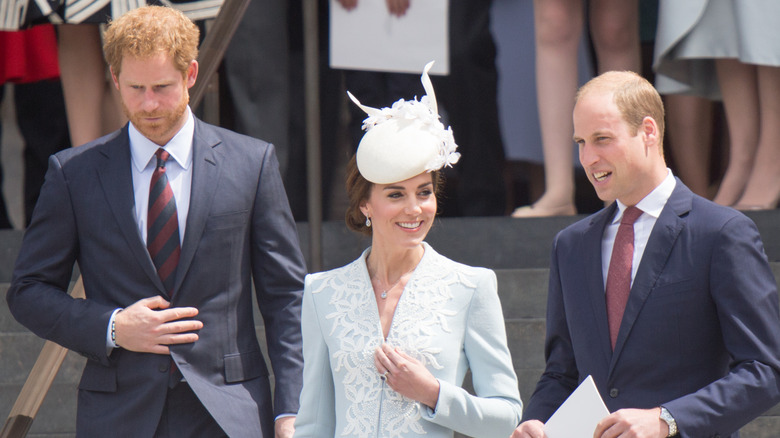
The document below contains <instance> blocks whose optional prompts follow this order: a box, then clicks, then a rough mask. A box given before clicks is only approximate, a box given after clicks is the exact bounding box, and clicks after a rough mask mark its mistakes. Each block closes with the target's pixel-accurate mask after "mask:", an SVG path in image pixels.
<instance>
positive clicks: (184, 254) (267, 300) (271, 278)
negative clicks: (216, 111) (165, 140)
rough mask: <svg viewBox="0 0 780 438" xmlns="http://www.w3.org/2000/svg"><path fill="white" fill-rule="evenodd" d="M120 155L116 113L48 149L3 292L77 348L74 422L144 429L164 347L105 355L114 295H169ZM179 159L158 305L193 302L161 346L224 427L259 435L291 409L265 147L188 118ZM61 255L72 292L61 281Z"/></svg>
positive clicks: (298, 280)
mask: <svg viewBox="0 0 780 438" xmlns="http://www.w3.org/2000/svg"><path fill="white" fill-rule="evenodd" d="M130 166H131V164H130V147H129V137H128V133H127V126H125V127H124V128H123V129H121V130H119V131H117V132H114V133H113V134H110V135H108V136H106V137H103V138H100V139H98V140H96V141H94V142H91V143H89V144H87V145H85V146H81V147H78V148H73V149H69V150H65V151H63V152H60V153H58V154H56V155H54V156H52V157H51V159H50V160H49V170H48V173H47V175H46V182H45V183H44V186H43V189H42V192H41V196H40V199H39V201H38V204H37V206H36V209H35V213H34V215H33V219H32V223H31V224H30V227H29V228H28V229H27V232H26V233H25V236H24V242H23V245H22V248H21V251H20V254H19V258H18V260H17V264H16V268H15V271H14V277H13V280H12V285H11V288H10V289H9V291H8V295H7V299H8V304H9V307H10V309H11V311H12V313H13V315H14V316H15V317H16V319H17V320H19V321H20V322H21V323H22V324H23V325H25V326H26V327H28V328H29V329H30V330H31V331H33V332H34V333H35V334H37V335H38V336H41V337H43V338H45V339H49V340H52V341H54V342H57V343H58V344H60V345H62V346H64V347H66V348H68V349H71V350H74V351H76V352H79V353H81V354H83V355H84V356H86V357H87V358H88V359H89V360H88V361H87V364H86V367H85V369H84V372H83V375H82V379H81V382H80V384H79V401H78V418H77V433H78V434H79V435H83V436H152V435H153V433H154V431H155V428H156V427H157V424H158V421H159V419H160V415H161V412H162V410H163V402H164V400H165V397H166V392H167V390H168V386H167V384H168V374H169V373H168V371H167V370H168V365H169V363H170V357H169V356H165V355H156V354H144V353H135V352H131V351H127V350H123V349H121V348H120V349H115V350H114V351H113V353H112V354H111V356H110V357H108V356H107V355H106V329H107V325H108V321H109V317H110V315H111V313H112V311H113V310H114V309H116V308H119V307H127V306H129V305H131V304H133V303H134V302H136V301H138V300H140V299H142V298H147V297H152V296H157V295H161V296H163V297H165V298H166V299H169V297H168V294H167V293H166V291H165V288H164V287H163V284H162V282H161V281H160V278H159V276H158V275H157V273H156V271H155V268H154V265H153V264H152V261H151V258H150V257H149V254H148V252H147V250H146V246H145V244H144V242H143V241H142V239H141V237H140V233H139V230H138V225H137V223H136V221H135V219H134V213H133V210H134V199H133V184H132V175H131V168H130ZM192 166H193V167H192V172H193V173H192V193H191V201H190V209H189V214H188V216H187V228H186V231H185V234H184V241H183V244H182V249H181V257H180V261H179V266H178V270H177V275H176V284H175V286H174V293H173V299H172V306H177V307H178V306H193V307H196V308H198V309H199V314H198V316H197V319H199V320H201V321H203V329H201V330H200V331H199V340H198V341H197V342H195V343H192V344H181V345H174V346H171V356H172V357H173V359H174V360H175V361H176V363H177V365H178V368H179V369H180V370H181V372H182V374H183V375H184V377H185V378H186V380H187V382H188V383H189V385H190V386H191V387H192V389H193V390H194V392H195V393H196V394H197V396H198V398H199V399H200V400H201V402H202V403H203V404H204V405H205V407H206V408H207V409H208V410H209V412H210V413H211V414H212V416H213V417H214V418H215V419H216V420H217V422H218V423H219V424H220V426H221V427H222V428H223V429H224V430H225V431H226V432H227V433H228V434H229V435H230V436H237V437H238V436H271V437H272V436H273V418H274V416H275V415H278V414H281V413H288V412H289V413H295V412H297V410H298V397H299V394H300V388H301V385H302V366H303V359H302V354H301V335H300V305H301V297H302V291H303V277H304V274H305V265H304V260H303V257H302V255H301V252H300V249H299V245H298V237H297V231H296V227H295V222H294V221H293V218H292V215H291V213H290V210H289V205H288V202H287V197H286V195H285V192H284V188H283V187H282V182H281V178H280V175H279V169H278V163H277V160H276V156H275V153H274V148H273V146H272V145H270V144H268V143H265V142H262V141H259V140H256V139H253V138H250V137H246V136H241V135H238V134H236V133H233V132H230V131H227V130H224V129H221V128H217V127H214V126H211V125H208V124H206V123H203V122H201V121H199V120H197V119H196V120H195V133H194V140H193V164H192ZM74 263H78V266H79V269H80V271H81V275H82V278H83V281H84V288H85V292H86V300H75V299H72V298H71V297H70V296H68V295H67V293H66V290H67V288H68V283H69V281H70V278H71V272H72V270H73V266H74ZM253 281H254V285H255V288H256V296H257V301H258V304H259V307H260V311H261V313H262V315H263V319H264V322H265V327H266V336H267V341H268V352H269V358H270V361H271V364H272V366H273V370H274V374H275V380H276V388H275V397H274V401H273V402H272V401H271V397H270V386H269V379H268V375H269V373H268V369H267V367H266V363H265V360H264V355H263V354H262V353H261V350H260V345H259V343H258V340H257V337H256V334H255V325H254V321H253V315H252V313H253V312H252V284H253ZM261 434H262V435H261Z"/></svg>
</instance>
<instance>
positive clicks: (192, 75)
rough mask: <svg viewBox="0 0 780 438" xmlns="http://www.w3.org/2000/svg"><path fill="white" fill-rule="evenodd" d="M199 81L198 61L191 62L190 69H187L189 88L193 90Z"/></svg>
mask: <svg viewBox="0 0 780 438" xmlns="http://www.w3.org/2000/svg"><path fill="white" fill-rule="evenodd" d="M197 79H198V61H195V60H192V61H190V65H189V67H187V77H186V80H187V88H192V86H193V85H195V81H196V80H197Z"/></svg>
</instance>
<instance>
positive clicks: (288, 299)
mask: <svg viewBox="0 0 780 438" xmlns="http://www.w3.org/2000/svg"><path fill="white" fill-rule="evenodd" d="M252 216H253V217H252V230H251V242H252V273H253V277H254V282H255V289H256V293H257V301H258V305H259V307H260V312H261V314H262V315H263V321H264V323H265V330H266V342H267V344H268V355H269V357H270V359H271V365H272V367H273V372H274V376H275V382H276V384H275V390H274V415H280V414H290V413H295V412H297V411H298V398H299V396H300V391H301V385H302V372H303V356H302V353H301V296H302V294H303V277H304V275H305V273H306V264H305V262H304V259H303V255H302V254H301V250H300V246H299V242H298V232H297V228H296V226H295V221H294V220H293V217H292V213H291V212H290V206H289V203H288V201H287V195H286V193H285V191H284V186H283V185H282V178H281V175H280V174H279V163H278V161H277V159H276V154H275V152H274V148H273V146H272V145H269V146H268V148H267V150H266V153H265V154H264V156H263V165H262V169H261V171H260V180H259V184H258V187H257V194H256V198H255V205H254V212H253V215H252Z"/></svg>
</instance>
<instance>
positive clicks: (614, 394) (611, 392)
mask: <svg viewBox="0 0 780 438" xmlns="http://www.w3.org/2000/svg"><path fill="white" fill-rule="evenodd" d="M618 394H620V391H618V389H617V388H612V389H610V390H609V396H610V397H612V398H617V396H618Z"/></svg>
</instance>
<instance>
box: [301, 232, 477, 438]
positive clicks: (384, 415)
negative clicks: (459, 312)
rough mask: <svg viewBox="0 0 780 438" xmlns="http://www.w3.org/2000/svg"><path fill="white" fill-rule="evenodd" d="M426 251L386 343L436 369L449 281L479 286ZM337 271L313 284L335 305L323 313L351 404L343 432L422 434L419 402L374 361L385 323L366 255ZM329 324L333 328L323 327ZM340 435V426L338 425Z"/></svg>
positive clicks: (338, 378)
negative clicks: (385, 378) (393, 383)
mask: <svg viewBox="0 0 780 438" xmlns="http://www.w3.org/2000/svg"><path fill="white" fill-rule="evenodd" d="M432 253H433V250H432V249H431V248H430V247H426V253H425V255H424V256H423V258H422V260H421V261H420V264H419V265H418V267H417V269H416V270H415V272H414V273H413V274H412V276H411V278H410V279H409V281H408V283H407V285H406V288H405V289H404V292H403V295H402V296H401V299H400V301H399V302H398V306H397V307H396V311H395V315H394V316H393V321H392V325H391V327H390V331H389V335H388V338H387V342H388V343H389V344H390V345H392V346H394V347H398V348H400V349H401V350H402V351H404V352H406V353H407V354H409V355H410V356H412V357H415V358H416V359H418V360H419V361H421V362H422V363H423V364H425V366H426V367H428V368H429V369H431V370H434V369H441V368H442V365H441V364H440V362H439V360H438V358H437V356H438V355H439V353H440V352H441V351H442V348H441V343H440V342H438V341H439V339H440V336H439V334H440V333H449V332H450V324H449V322H448V319H449V318H451V317H452V316H454V315H455V312H454V311H453V310H451V309H447V306H446V304H447V303H448V302H449V301H451V300H452V299H453V296H452V292H451V289H452V288H451V286H452V285H453V284H460V286H461V287H464V286H465V287H467V288H475V287H476V285H475V284H474V282H473V281H472V280H471V279H470V275H468V272H467V270H464V269H463V268H462V266H463V265H459V264H457V263H455V262H452V261H450V260H448V259H446V258H444V257H440V256H433V255H432ZM367 254H368V250H367V251H366V252H365V253H364V254H363V256H362V257H361V258H359V259H358V260H356V261H355V262H353V263H351V264H349V265H347V266H345V267H343V268H341V269H338V270H336V271H333V272H332V273H333V274H334V275H330V276H328V277H327V280H326V281H323V282H322V283H320V284H319V285H318V286H317V287H315V288H313V290H312V293H313V294H318V293H321V292H322V291H327V292H328V293H329V294H330V297H329V303H328V304H329V305H330V306H331V308H332V309H333V311H332V312H331V313H329V314H327V315H322V316H324V318H325V319H326V320H327V321H329V322H330V323H331V325H330V326H329V331H330V333H329V334H328V335H329V336H330V337H332V339H336V342H337V345H335V346H332V347H335V348H331V358H330V360H331V366H332V369H333V373H334V380H335V383H336V384H337V385H339V384H340V385H342V387H343V388H344V391H345V394H346V399H347V403H348V406H347V409H346V415H345V423H346V424H345V425H344V427H343V428H342V430H341V432H340V433H341V435H342V436H357V437H376V436H381V437H403V436H408V435H410V434H417V435H423V434H425V433H426V432H425V430H424V429H423V426H422V424H421V421H422V419H421V414H420V409H422V408H421V407H420V406H419V405H418V403H417V402H415V401H414V400H411V399H408V398H406V397H403V396H401V395H400V394H398V393H396V392H395V391H393V390H392V389H390V388H389V387H388V386H387V385H386V384H385V382H383V381H382V380H381V379H380V378H379V374H378V373H377V372H376V368H375V366H374V350H375V349H376V348H377V347H378V346H379V345H380V344H381V342H382V328H381V323H380V320H379V313H378V310H377V305H376V301H375V298H374V294H373V291H372V288H371V281H370V279H369V277H368V270H367V269H366V264H365V258H366V256H367ZM323 329H324V330H328V326H324V327H323ZM337 433H338V431H337Z"/></svg>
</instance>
